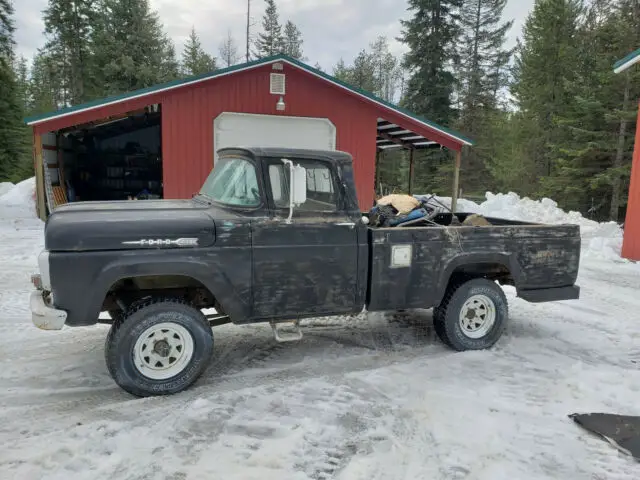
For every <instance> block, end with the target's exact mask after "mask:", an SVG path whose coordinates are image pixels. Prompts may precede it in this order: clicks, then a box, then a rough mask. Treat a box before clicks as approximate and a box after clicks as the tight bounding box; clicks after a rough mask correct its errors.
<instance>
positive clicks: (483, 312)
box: [458, 295, 496, 339]
mask: <svg viewBox="0 0 640 480" xmlns="http://www.w3.org/2000/svg"><path fill="white" fill-rule="evenodd" d="M458 321H459V324H460V329H461V330H462V333H463V334H464V335H465V336H467V337H469V338H474V339H477V338H482V337H484V336H485V335H487V334H488V333H489V331H491V328H492V327H493V325H494V324H495V323H496V307H495V304H494V303H493V300H491V299H490V298H489V297H487V296H486V295H472V296H471V297H469V298H468V299H467V301H466V302H464V305H462V308H461V309H460V315H459V316H458Z"/></svg>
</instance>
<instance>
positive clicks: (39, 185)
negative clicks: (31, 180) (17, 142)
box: [33, 131, 47, 221]
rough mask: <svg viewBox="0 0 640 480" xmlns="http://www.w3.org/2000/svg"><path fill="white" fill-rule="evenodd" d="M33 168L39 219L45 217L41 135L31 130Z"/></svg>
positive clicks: (44, 218)
mask: <svg viewBox="0 0 640 480" xmlns="http://www.w3.org/2000/svg"><path fill="white" fill-rule="evenodd" d="M33 168H34V170H35V173H36V212H37V214H38V217H39V218H40V220H43V221H44V220H46V219H47V207H46V205H45V203H44V197H45V192H44V161H43V158H42V137H41V136H40V135H38V134H37V133H36V132H35V131H34V132H33Z"/></svg>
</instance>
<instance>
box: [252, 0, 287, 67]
mask: <svg viewBox="0 0 640 480" xmlns="http://www.w3.org/2000/svg"><path fill="white" fill-rule="evenodd" d="M265 2H266V3H267V8H266V10H265V12H264V16H263V17H262V30H263V31H262V32H261V33H259V34H258V40H257V41H256V57H258V58H265V57H271V56H273V55H277V54H279V53H282V51H283V49H284V46H283V40H282V27H281V26H280V20H279V18H278V9H277V7H276V3H275V0H265Z"/></svg>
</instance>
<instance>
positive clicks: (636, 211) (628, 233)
mask: <svg viewBox="0 0 640 480" xmlns="http://www.w3.org/2000/svg"><path fill="white" fill-rule="evenodd" d="M622 256H623V257H624V258H628V259H630V260H640V106H638V125H637V127H636V143H635V146H634V150H633V162H632V164H631V184H630V185H629V200H628V203H627V217H626V220H625V222H624V241H623V244H622Z"/></svg>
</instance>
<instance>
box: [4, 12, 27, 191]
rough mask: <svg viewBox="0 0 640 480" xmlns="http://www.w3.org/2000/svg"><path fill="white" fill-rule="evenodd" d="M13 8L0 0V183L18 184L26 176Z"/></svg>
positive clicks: (23, 129)
mask: <svg viewBox="0 0 640 480" xmlns="http://www.w3.org/2000/svg"><path fill="white" fill-rule="evenodd" d="M13 32H14V24H13V7H12V5H11V2H10V1H9V0H0V181H13V182H15V181H19V180H22V179H23V178H25V177H26V175H28V173H29V170H30V169H29V168H28V166H29V156H28V145H27V143H26V138H27V136H26V127H25V126H24V124H23V123H22V116H23V113H24V110H23V108H22V101H21V99H20V96H21V92H20V88H19V85H18V82H17V81H16V73H15V71H14V68H13V66H14V53H13V48H14V41H13Z"/></svg>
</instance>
